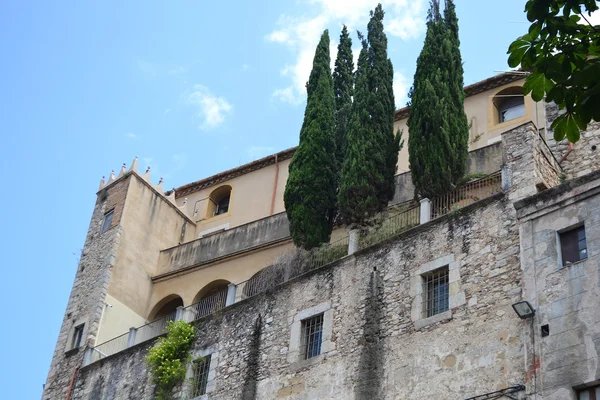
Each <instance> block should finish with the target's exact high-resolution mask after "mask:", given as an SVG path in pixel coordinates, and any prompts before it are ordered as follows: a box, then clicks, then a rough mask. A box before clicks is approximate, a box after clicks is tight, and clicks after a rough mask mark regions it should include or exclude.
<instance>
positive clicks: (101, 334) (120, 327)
mask: <svg viewBox="0 0 600 400" xmlns="http://www.w3.org/2000/svg"><path fill="white" fill-rule="evenodd" d="M105 304H106V305H105V307H104V311H103V313H102V319H101V320H100V329H99V330H98V335H97V337H96V343H97V344H99V343H104V342H106V341H107V340H110V339H113V338H115V337H117V336H119V335H122V334H124V333H127V332H129V328H131V327H138V326H141V325H144V324H145V323H146V320H145V318H144V317H142V316H141V315H139V314H136V313H135V312H134V311H132V310H131V309H130V308H129V307H127V306H126V305H125V304H123V303H121V302H120V301H119V300H117V299H116V298H114V297H113V296H111V295H110V294H109V295H107V296H106V301H105Z"/></svg>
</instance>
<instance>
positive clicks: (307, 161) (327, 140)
mask: <svg viewBox="0 0 600 400" xmlns="http://www.w3.org/2000/svg"><path fill="white" fill-rule="evenodd" d="M329 64H330V56H329V32H328V31H327V30H325V31H324V32H323V35H322V36H321V40H320V42H319V44H318V46H317V49H316V52H315V57H314V60H313V68H312V71H311V73H310V77H309V80H308V83H307V84H306V92H307V101H306V110H305V111H304V121H303V123H302V128H301V130H300V144H299V145H298V148H297V150H296V152H295V153H294V156H293V157H292V161H291V162H290V167H289V177H288V181H287V185H286V187H285V193H284V197H283V199H284V202H285V209H286V213H287V216H288V220H289V222H290V234H291V236H292V239H293V240H294V243H295V244H296V245H297V246H299V247H302V248H305V249H310V248H313V247H316V246H318V245H320V244H322V243H325V242H328V241H329V237H330V235H331V230H332V227H333V219H334V217H335V215H334V214H335V203H336V187H337V185H336V183H337V179H336V161H335V158H334V157H332V155H333V154H335V151H336V145H335V137H334V136H335V100H334V94H333V79H332V77H331V69H330V67H329Z"/></svg>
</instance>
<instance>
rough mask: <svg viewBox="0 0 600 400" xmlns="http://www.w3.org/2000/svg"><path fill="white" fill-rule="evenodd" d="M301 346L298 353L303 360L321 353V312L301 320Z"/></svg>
mask: <svg viewBox="0 0 600 400" xmlns="http://www.w3.org/2000/svg"><path fill="white" fill-rule="evenodd" d="M301 337H302V348H301V352H300V354H302V355H303V358H304V359H305V360H308V359H309V358H312V357H315V356H318V355H319V354H321V341H322V339H323V314H319V315H315V316H314V317H310V318H308V319H305V320H303V321H302V336H301Z"/></svg>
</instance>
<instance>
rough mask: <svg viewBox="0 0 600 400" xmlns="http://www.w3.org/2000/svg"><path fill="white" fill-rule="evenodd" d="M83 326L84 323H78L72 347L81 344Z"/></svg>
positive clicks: (74, 331) (75, 347) (77, 346)
mask: <svg viewBox="0 0 600 400" xmlns="http://www.w3.org/2000/svg"><path fill="white" fill-rule="evenodd" d="M83 326H84V324H81V325H78V326H76V327H75V329H74V330H73V339H72V340H71V348H72V349H77V348H79V347H80V346H81V339H83Z"/></svg>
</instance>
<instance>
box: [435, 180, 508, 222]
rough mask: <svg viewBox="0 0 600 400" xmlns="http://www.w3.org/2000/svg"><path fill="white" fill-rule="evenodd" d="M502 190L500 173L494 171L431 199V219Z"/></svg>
mask: <svg viewBox="0 0 600 400" xmlns="http://www.w3.org/2000/svg"><path fill="white" fill-rule="evenodd" d="M501 191H502V174H501V172H500V171H498V172H494V173H493V174H490V175H488V176H486V177H483V178H481V179H477V180H474V181H471V182H468V183H466V184H464V185H463V186H461V187H459V188H457V189H455V190H452V191H450V192H448V193H446V194H444V195H442V196H439V197H436V198H434V199H432V200H431V219H434V218H438V217H441V216H443V215H446V214H449V213H451V212H452V211H455V210H458V209H460V208H463V207H466V206H468V205H469V204H473V203H475V202H476V201H479V200H482V199H485V198H486V197H490V196H493V195H495V194H497V193H500V192H501Z"/></svg>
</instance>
